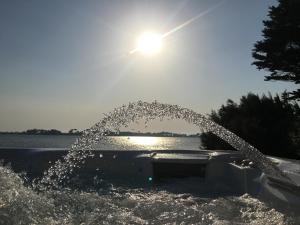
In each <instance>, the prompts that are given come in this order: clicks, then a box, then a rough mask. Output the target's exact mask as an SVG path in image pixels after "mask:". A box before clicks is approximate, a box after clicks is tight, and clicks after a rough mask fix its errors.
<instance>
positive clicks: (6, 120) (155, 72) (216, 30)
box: [0, 0, 295, 132]
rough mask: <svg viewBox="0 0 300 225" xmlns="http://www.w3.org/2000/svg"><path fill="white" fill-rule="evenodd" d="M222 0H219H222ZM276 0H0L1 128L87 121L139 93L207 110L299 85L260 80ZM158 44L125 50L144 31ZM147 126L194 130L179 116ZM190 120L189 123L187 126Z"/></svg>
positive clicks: (77, 125)
mask: <svg viewBox="0 0 300 225" xmlns="http://www.w3.org/2000/svg"><path fill="white" fill-rule="evenodd" d="M220 2H221V3H220ZM274 4H276V1H275V0H264V1H261V0H251V1H248V0H225V1H220V0H164V1H155V0H151V1H150V0H119V1H115V0H106V1H101V0H98V1H96V0H85V1H79V0H78V1H77V0H72V1H71V0H51V1H46V0H26V1H22V0H19V1H16V0H2V1H1V2H0V131H21V130H26V129H30V128H40V129H50V128H55V129H59V130H63V131H67V130H69V129H71V128H78V129H86V128H89V127H90V126H92V125H93V124H94V123H96V122H97V121H99V120H100V119H101V118H102V117H103V115H104V113H108V112H110V111H111V110H112V109H113V108H115V107H118V106H121V105H122V104H127V103H128V102H134V101H138V100H142V101H149V102H152V101H154V100H157V101H159V102H163V103H170V104H178V105H181V106H183V107H188V108H191V109H193V110H195V111H197V112H199V113H203V114H207V113H209V112H211V110H213V109H215V110H216V109H218V108H219V107H220V106H221V105H222V104H224V103H226V100H227V99H229V98H230V99H232V100H234V101H238V100H239V99H240V97H241V96H242V95H245V94H247V93H248V92H253V93H257V94H260V95H261V94H263V93H266V94H267V93H268V92H271V93H272V94H276V93H281V92H283V91H284V90H292V89H295V85H293V84H290V83H285V82H266V81H264V76H265V75H267V74H268V73H267V72H266V71H258V70H257V69H256V68H255V66H253V65H251V63H252V62H253V58H252V56H251V51H252V48H253V44H254V43H255V42H256V41H258V40H260V39H262V37H261V30H262V29H263V24H262V20H263V19H266V18H267V13H268V7H269V6H270V5H274ZM207 10H208V13H206V14H205V13H204V15H203V16H201V17H199V18H198V19H197V20H195V21H194V22H193V23H191V24H189V25H188V26H185V27H184V28H182V29H179V30H177V31H176V32H174V33H172V34H171V35H169V36H168V37H166V38H165V39H164V40H163V47H162V50H161V52H160V53H159V54H156V55H152V56H145V55H141V54H128V53H129V52H130V51H131V50H132V49H134V48H135V45H136V39H137V37H138V36H139V35H140V34H141V33H142V32H144V31H154V32H158V33H161V34H164V33H166V32H168V31H170V30H172V29H173V28H174V27H176V26H178V25H180V24H182V23H184V22H185V21H187V20H189V19H191V18H193V17H195V16H197V15H199V13H203V12H206V11H207ZM153 129H156V130H159V129H160V130H168V129H171V130H172V129H175V131H176V132H189V131H194V130H195V128H191V127H190V126H189V125H186V124H183V123H182V122H172V123H163V124H160V123H156V122H155V123H154V124H153ZM193 129H194V130H193Z"/></svg>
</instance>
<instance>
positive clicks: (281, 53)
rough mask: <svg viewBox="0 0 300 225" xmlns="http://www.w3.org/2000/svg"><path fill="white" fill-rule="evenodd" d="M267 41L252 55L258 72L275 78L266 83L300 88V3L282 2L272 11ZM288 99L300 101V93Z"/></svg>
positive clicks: (293, 0)
mask: <svg viewBox="0 0 300 225" xmlns="http://www.w3.org/2000/svg"><path fill="white" fill-rule="evenodd" d="M263 23H264V29H263V31H262V32H263V37H264V39H263V40H261V41H258V42H256V44H255V45H254V49H253V52H252V55H253V57H254V59H255V61H254V62H253V64H254V65H256V67H257V68H258V69H265V70H267V71H270V72H271V74H270V75H269V76H266V77H265V80H267V81H269V80H280V81H290V82H294V83H295V84H300V1H299V0H279V4H278V6H271V7H270V8H269V20H265V21H263ZM289 94H290V96H289V98H288V99H297V100H300V89H297V90H295V91H293V92H291V93H289Z"/></svg>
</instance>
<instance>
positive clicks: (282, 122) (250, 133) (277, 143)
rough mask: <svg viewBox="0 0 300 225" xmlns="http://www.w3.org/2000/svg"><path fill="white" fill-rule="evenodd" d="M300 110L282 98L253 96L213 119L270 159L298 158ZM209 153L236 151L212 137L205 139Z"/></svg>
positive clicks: (213, 115)
mask: <svg viewBox="0 0 300 225" xmlns="http://www.w3.org/2000/svg"><path fill="white" fill-rule="evenodd" d="M299 116H300V108H299V105H298V104H296V103H293V104H292V103H289V102H288V101H287V100H284V99H281V98H280V97H279V96H278V95H277V96H275V97H272V96H271V95H269V96H265V95H263V96H262V97H261V98H260V97H259V96H258V95H255V94H252V93H249V94H248V95H247V96H243V97H242V98H241V99H240V103H239V104H237V103H235V102H233V101H232V100H228V101H227V104H226V105H222V106H221V108H220V109H219V110H218V111H212V113H211V114H210V119H212V120H213V121H215V122H216V123H218V124H220V125H222V126H224V127H225V128H227V129H229V130H230V131H232V132H234V133H235V134H237V135H238V136H240V137H241V138H243V139H244V140H246V141H247V142H249V143H250V144H252V145H253V146H255V147H256V148H258V149H259V150H260V151H262V152H263V153H265V154H268V155H274V156H281V157H287V158H297V157H299V156H298V153H297V150H299V149H300V141H299V132H300V131H299ZM201 140H202V144H203V147H204V148H206V149H233V148H232V147H231V146H230V145H228V144H227V143H225V142H224V141H222V140H221V139H220V138H218V137H217V136H215V135H213V134H212V133H203V134H202V135H201Z"/></svg>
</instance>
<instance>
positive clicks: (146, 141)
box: [129, 136, 158, 146]
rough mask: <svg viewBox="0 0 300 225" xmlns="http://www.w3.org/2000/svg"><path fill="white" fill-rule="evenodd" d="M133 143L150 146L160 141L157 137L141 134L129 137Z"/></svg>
mask: <svg viewBox="0 0 300 225" xmlns="http://www.w3.org/2000/svg"><path fill="white" fill-rule="evenodd" d="M129 140H130V141H131V142H132V143H134V144H136V145H143V146H149V145H154V144H156V143H157V142H158V138H157V137H139V136H134V137H130V139H129Z"/></svg>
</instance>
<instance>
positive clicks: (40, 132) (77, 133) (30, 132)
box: [0, 129, 199, 137]
mask: <svg viewBox="0 0 300 225" xmlns="http://www.w3.org/2000/svg"><path fill="white" fill-rule="evenodd" d="M70 131H71V132H70ZM70 131H69V132H61V131H59V130H54V129H52V130H40V129H32V130H27V131H20V132H9V131H0V134H3V135H9V134H16V135H66V136H72V135H73V136H74V135H75V136H80V135H81V134H82V133H83V132H82V131H77V130H76V131H75V130H74V131H72V130H70ZM105 136H115V137H116V136H117V137H118V136H151V137H199V134H178V133H171V132H157V133H152V132H146V133H142V132H130V131H121V132H118V133H116V132H113V133H107V134H106V135H105Z"/></svg>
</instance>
